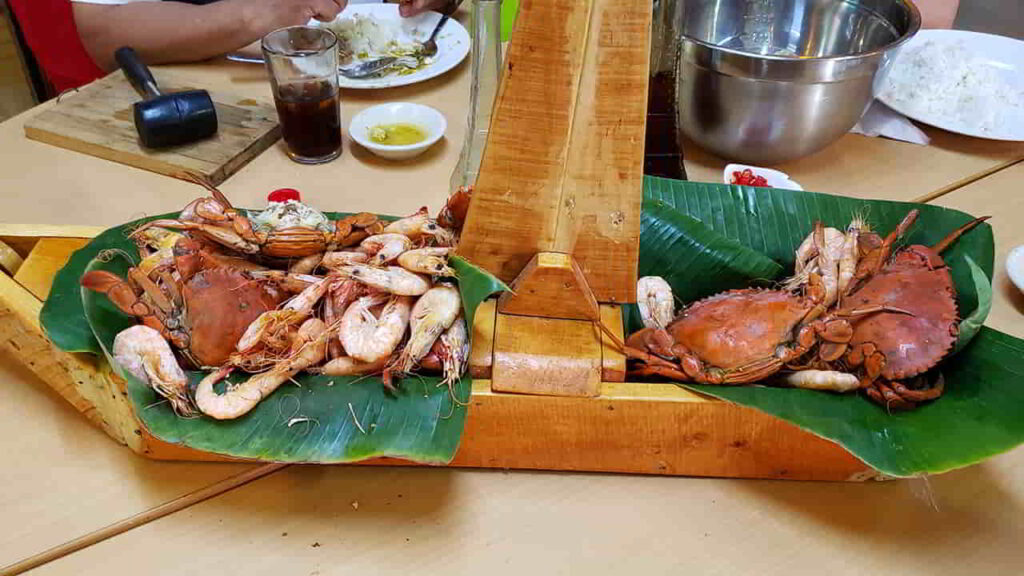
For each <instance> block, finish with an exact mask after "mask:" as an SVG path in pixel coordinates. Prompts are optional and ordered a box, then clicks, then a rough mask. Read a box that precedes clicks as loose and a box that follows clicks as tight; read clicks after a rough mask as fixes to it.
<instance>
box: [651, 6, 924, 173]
mask: <svg viewBox="0 0 1024 576" xmlns="http://www.w3.org/2000/svg"><path fill="white" fill-rule="evenodd" d="M662 1H666V0H662ZM668 1H671V0H668ZM675 1H677V2H681V3H682V4H683V5H682V7H681V8H682V9H681V10H679V11H677V14H679V16H677V22H676V23H675V24H676V26H677V33H678V34H679V37H680V40H679V46H678V50H679V53H678V56H677V60H676V65H677V69H676V82H677V86H676V97H677V98H678V112H679V129H680V130H681V131H682V133H683V134H684V135H685V136H687V137H688V138H690V139H691V140H693V141H694V142H696V143H697V144H699V145H700V146H702V147H704V148H706V149H708V150H709V151H711V152H713V153H715V154H717V155H719V156H722V157H724V158H728V159H730V160H738V161H741V162H746V163H749V164H761V165H766V164H776V163H779V162H785V161H787V160H792V159H795V158H799V157H801V156H806V155H808V154H811V153H813V152H816V151H818V150H820V149H822V148H824V147H825V146H827V145H829V144H830V143H832V142H833V141H835V140H836V139H838V138H839V137H840V136H842V135H843V134H845V133H847V132H849V130H850V129H851V128H853V126H854V125H855V124H856V123H857V121H858V120H859V119H860V117H861V115H862V114H863V113H864V111H865V110H866V109H867V106H868V105H869V104H870V103H871V99H872V97H873V86H874V85H875V82H876V81H877V82H880V81H881V80H882V77H883V76H884V74H885V73H886V71H887V67H888V66H887V65H888V62H889V60H890V58H888V57H887V56H889V55H891V51H892V50H893V49H894V48H896V47H898V46H900V45H901V44H903V43H904V42H905V41H907V40H908V39H909V38H910V37H912V36H913V35H914V34H916V33H917V31H918V29H919V28H920V26H921V16H920V14H919V13H918V11H917V8H915V7H914V5H913V3H912V2H910V0H675Z"/></svg>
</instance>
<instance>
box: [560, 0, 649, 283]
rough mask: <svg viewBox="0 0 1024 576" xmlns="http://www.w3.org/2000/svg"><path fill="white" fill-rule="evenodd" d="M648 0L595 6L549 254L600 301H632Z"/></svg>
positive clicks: (611, 0)
mask: <svg viewBox="0 0 1024 576" xmlns="http://www.w3.org/2000/svg"><path fill="white" fill-rule="evenodd" d="M651 14H652V11H651V3H650V0H594V8H593V10H592V15H591V22H590V34H589V36H588V39H587V50H586V56H585V59H584V63H583V73H582V76H581V77H580V87H579V93H578V94H577V97H576V107H575V112H574V116H573V126H572V135H571V138H570V143H569V150H568V153H567V157H566V166H565V173H564V176H563V184H562V200H561V203H560V205H561V206H562V207H563V209H562V210H561V211H559V219H558V224H557V227H556V232H555V240H554V244H553V245H552V248H551V250H553V251H555V252H567V253H571V254H572V255H573V256H574V258H575V259H576V261H577V263H579V266H580V268H581V269H582V270H583V274H584V276H585V277H586V279H587V283H588V284H589V285H590V289H591V290H593V292H594V295H595V296H596V297H597V300H598V301H600V302H633V301H635V300H636V291H635V290H634V289H633V287H634V286H636V266H637V261H638V259H639V239H640V204H641V202H642V200H643V194H642V188H643V167H644V130H645V125H646V118H647V82H648V78H649V75H650V69H649V60H650V35H651Z"/></svg>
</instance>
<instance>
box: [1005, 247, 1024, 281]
mask: <svg viewBox="0 0 1024 576" xmlns="http://www.w3.org/2000/svg"><path fill="white" fill-rule="evenodd" d="M1006 275H1007V276H1009V277H1010V281H1011V282H1013V285H1014V286H1016V287H1017V289H1018V290H1020V291H1021V292H1024V244H1022V245H1020V246H1017V247H1016V248H1014V249H1013V250H1010V253H1009V254H1007V255H1006Z"/></svg>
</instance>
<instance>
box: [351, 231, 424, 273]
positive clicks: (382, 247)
mask: <svg viewBox="0 0 1024 576" xmlns="http://www.w3.org/2000/svg"><path fill="white" fill-rule="evenodd" d="M359 248H361V249H362V250H364V251H365V252H366V253H367V254H371V256H370V260H369V262H368V263H369V264H370V266H383V265H385V264H387V263H389V262H391V261H393V260H394V259H395V258H398V256H399V254H401V253H402V252H405V251H406V250H409V249H411V248H412V240H411V239H409V237H408V236H406V235H404V234H387V233H385V234H375V235H373V236H370V237H369V238H367V239H366V240H363V241H362V242H360V243H359Z"/></svg>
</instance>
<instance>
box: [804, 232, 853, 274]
mask: <svg viewBox="0 0 1024 576" xmlns="http://www.w3.org/2000/svg"><path fill="white" fill-rule="evenodd" d="M824 233H825V242H824V243H825V245H826V246H831V247H833V248H834V249H835V250H838V249H839V248H841V247H842V245H843V242H844V241H845V240H846V235H845V234H843V233H842V232H841V231H839V230H837V229H835V228H831V227H828V228H825V229H824ZM817 258H818V247H817V246H816V245H815V243H814V232H813V231H812V232H811V233H810V234H808V235H807V237H806V238H804V241H803V242H801V243H800V246H799V247H798V248H797V249H796V266H795V267H794V271H795V272H796V274H797V275H800V273H802V272H803V271H804V269H806V268H811V270H810V271H811V272H813V271H814V270H813V268H814V267H815V265H816V264H817Z"/></svg>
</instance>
